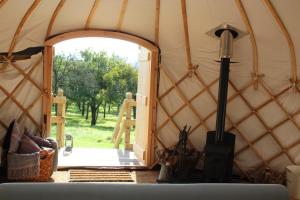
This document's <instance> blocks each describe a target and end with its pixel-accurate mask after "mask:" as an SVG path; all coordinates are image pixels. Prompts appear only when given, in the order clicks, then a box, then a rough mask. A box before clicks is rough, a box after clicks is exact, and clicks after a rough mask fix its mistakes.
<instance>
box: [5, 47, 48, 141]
mask: <svg viewBox="0 0 300 200" xmlns="http://www.w3.org/2000/svg"><path fill="white" fill-rule="evenodd" d="M0 80H1V81H0V125H1V128H0V133H1V134H0V136H1V138H2V139H3V136H4V133H5V130H6V128H7V127H8V125H9V123H10V122H11V121H12V120H17V122H19V124H20V125H21V128H22V129H23V128H25V127H27V128H28V129H30V130H32V131H33V132H37V133H41V131H42V123H43V117H42V115H43V113H42V112H41V111H42V97H43V95H44V91H43V55H42V53H40V54H38V55H35V56H32V59H29V60H24V61H18V62H9V61H8V63H3V64H2V65H1V71H0Z"/></svg>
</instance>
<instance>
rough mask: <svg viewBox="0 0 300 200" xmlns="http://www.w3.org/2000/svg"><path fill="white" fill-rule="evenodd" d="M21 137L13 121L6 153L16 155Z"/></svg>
mask: <svg viewBox="0 0 300 200" xmlns="http://www.w3.org/2000/svg"><path fill="white" fill-rule="evenodd" d="M22 136H23V132H21V131H20V128H19V125H18V123H17V122H16V121H15V122H14V125H13V128H12V132H11V138H10V146H9V150H8V153H16V152H17V151H18V149H19V146H20V142H21V139H22Z"/></svg>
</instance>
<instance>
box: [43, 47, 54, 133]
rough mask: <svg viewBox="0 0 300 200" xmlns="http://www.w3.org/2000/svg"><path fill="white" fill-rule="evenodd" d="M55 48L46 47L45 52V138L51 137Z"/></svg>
mask: <svg viewBox="0 0 300 200" xmlns="http://www.w3.org/2000/svg"><path fill="white" fill-rule="evenodd" d="M53 51H54V50H53V47H52V46H46V47H45V52H44V74H43V90H44V92H45V95H44V96H43V118H44V122H43V126H42V128H43V136H44V137H48V136H50V117H51V104H52V102H51V92H52V91H51V90H52V82H51V80H52V62H53V61H52V59H53Z"/></svg>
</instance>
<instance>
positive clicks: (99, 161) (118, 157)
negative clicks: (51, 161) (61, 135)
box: [58, 148, 143, 169]
mask: <svg viewBox="0 0 300 200" xmlns="http://www.w3.org/2000/svg"><path fill="white" fill-rule="evenodd" d="M80 167H86V168H93V167H95V168H105V167H143V163H142V162H140V161H139V160H138V159H137V158H136V156H135V155H134V153H133V152H132V151H127V150H123V149H96V148H95V149H93V148H73V150H72V153H66V152H65V151H64V149H61V150H60V151H59V155H58V168H59V169H62V168H80Z"/></svg>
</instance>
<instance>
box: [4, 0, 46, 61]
mask: <svg viewBox="0 0 300 200" xmlns="http://www.w3.org/2000/svg"><path fill="white" fill-rule="evenodd" d="M40 2H41V0H35V1H34V2H33V3H32V5H31V6H30V8H29V9H28V10H27V12H26V13H25V15H24V16H23V18H22V20H21V22H20V23H19V25H18V28H17V30H16V32H15V34H14V37H13V39H12V41H11V44H10V47H9V50H8V56H7V57H8V58H10V57H11V55H12V52H13V50H14V48H15V46H16V43H17V38H18V36H19V34H20V33H21V31H22V28H23V26H24V24H25V22H26V21H27V19H28V18H29V17H30V16H31V14H32V13H33V11H34V9H35V8H36V7H37V6H38V5H39V3H40Z"/></svg>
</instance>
